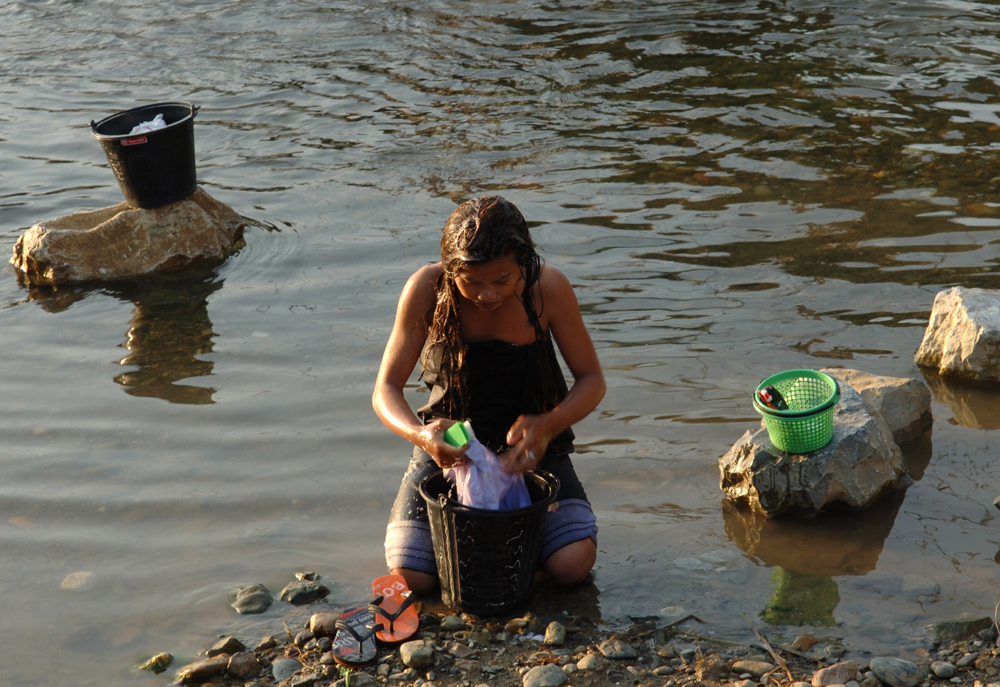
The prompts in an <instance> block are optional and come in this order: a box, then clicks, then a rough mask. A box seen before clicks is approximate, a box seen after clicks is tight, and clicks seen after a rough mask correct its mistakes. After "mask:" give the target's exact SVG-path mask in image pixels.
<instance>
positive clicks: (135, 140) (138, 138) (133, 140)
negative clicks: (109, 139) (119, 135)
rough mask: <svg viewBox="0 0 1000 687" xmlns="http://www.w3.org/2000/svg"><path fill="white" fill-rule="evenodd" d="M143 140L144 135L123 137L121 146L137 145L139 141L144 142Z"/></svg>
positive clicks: (144, 138)
mask: <svg viewBox="0 0 1000 687" xmlns="http://www.w3.org/2000/svg"><path fill="white" fill-rule="evenodd" d="M145 142H146V137H145V136H136V137H135V138H123V139H122V145H123V146H137V145H139V144H140V143H145Z"/></svg>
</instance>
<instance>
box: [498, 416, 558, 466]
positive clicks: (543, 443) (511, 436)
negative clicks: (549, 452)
mask: <svg viewBox="0 0 1000 687" xmlns="http://www.w3.org/2000/svg"><path fill="white" fill-rule="evenodd" d="M549 439H550V437H549V433H548V428H547V427H546V423H545V420H544V418H543V416H541V415H522V416H520V417H519V418H517V420H515V421H514V424H513V425H511V427H510V429H509V430H508V431H507V445H508V446H510V450H509V451H506V452H505V453H503V454H502V455H501V456H500V460H501V462H502V464H503V468H504V470H505V471H506V472H508V473H511V474H513V473H517V472H527V471H528V470H533V469H535V468H536V467H538V464H539V463H540V462H541V461H542V456H544V455H545V449H547V448H548V446H549Z"/></svg>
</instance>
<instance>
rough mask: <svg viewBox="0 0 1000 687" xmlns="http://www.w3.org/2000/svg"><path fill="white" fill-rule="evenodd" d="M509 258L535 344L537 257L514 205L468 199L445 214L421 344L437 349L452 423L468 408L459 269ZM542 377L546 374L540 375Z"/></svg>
mask: <svg viewBox="0 0 1000 687" xmlns="http://www.w3.org/2000/svg"><path fill="white" fill-rule="evenodd" d="M508 255H512V256H513V257H514V260H515V261H516V262H517V264H518V266H519V267H520V268H521V278H522V279H523V280H524V290H523V291H522V293H521V302H522V304H523V305H524V311H525V312H526V313H527V315H528V321H529V322H530V323H531V326H532V327H533V328H534V330H535V338H536V340H538V341H541V340H542V339H543V338H544V337H545V336H546V333H545V332H544V331H542V325H541V322H540V319H539V316H540V314H541V312H540V311H539V312H536V311H535V300H534V298H533V296H532V293H533V290H534V286H535V285H536V284H537V283H538V277H539V275H540V274H541V258H539V256H538V253H537V252H535V242H534V241H532V240H531V233H530V232H529V231H528V224H527V222H525V221H524V217H523V216H522V215H521V211H520V210H518V209H517V208H516V207H514V204H513V203H511V202H509V201H507V200H506V199H504V198H502V197H500V196H483V197H480V198H473V199H472V200H468V201H466V202H464V203H462V204H461V205H459V206H458V207H457V208H455V210H454V212H452V213H451V216H450V217H449V218H448V222H447V224H445V226H444V230H443V231H442V233H441V267H442V268H443V270H442V273H441V276H440V277H439V279H438V284H437V300H436V302H435V304H434V308H433V309H432V310H431V311H430V312H429V313H428V324H427V341H428V344H429V345H430V348H431V349H435V348H438V349H439V350H440V355H441V361H440V367H439V374H440V375H441V378H442V379H443V380H444V381H445V384H446V388H447V389H448V393H447V394H446V396H445V406H446V407H445V411H446V412H447V413H448V414H449V416H450V417H452V418H454V419H463V418H464V417H465V415H466V409H467V407H468V398H467V397H466V393H465V385H464V383H463V381H464V380H463V379H462V374H461V371H462V369H463V363H464V362H465V354H466V351H467V349H468V346H467V344H466V342H465V337H463V336H462V328H461V325H460V323H459V319H458V303H459V292H458V287H457V286H456V285H455V278H456V277H458V276H459V275H460V274H461V272H462V270H463V268H465V267H474V266H478V265H483V264H486V263H488V262H492V261H493V260H500V259H503V258H506V257H507V256H508ZM545 376H546V377H548V375H545Z"/></svg>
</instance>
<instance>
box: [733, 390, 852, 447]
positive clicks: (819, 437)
mask: <svg viewBox="0 0 1000 687" xmlns="http://www.w3.org/2000/svg"><path fill="white" fill-rule="evenodd" d="M769 386H773V387H774V388H775V389H777V390H778V392H779V393H780V394H781V395H782V396H783V397H784V399H785V402H786V403H787V404H788V410H775V409H774V408H768V407H767V406H766V405H764V404H763V403H762V402H761V400H760V396H759V392H760V391H761V389H764V388H765V387H769ZM839 400H840V387H839V386H837V380H836V379H834V378H833V377H831V376H830V375H828V374H827V373H825V372H820V371H819V370H787V371H785V372H779V373H778V374H776V375H771V376H770V377H768V378H767V379H765V380H764V381H762V382H761V383H760V384H759V385H758V386H757V389H756V390H755V391H754V394H753V407H754V409H755V410H756V411H757V412H758V413H760V414H761V415H763V416H764V426H765V427H767V435H768V437H770V439H771V443H772V444H774V447H775V448H777V449H779V450H781V451H784V452H785V453H808V452H810V451H818V450H819V449H821V448H823V447H824V446H826V445H827V444H829V443H830V440H831V439H833V414H834V412H835V411H836V409H837V402H838V401H839Z"/></svg>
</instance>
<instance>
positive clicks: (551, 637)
mask: <svg viewBox="0 0 1000 687" xmlns="http://www.w3.org/2000/svg"><path fill="white" fill-rule="evenodd" d="M543 641H544V643H545V644H546V645H547V646H562V645H563V643H565V641H566V626H565V625H563V624H562V623H560V622H556V621H554V620H553V621H552V622H551V623H549V626H548V627H546V628H545V639H544V640H543Z"/></svg>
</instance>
